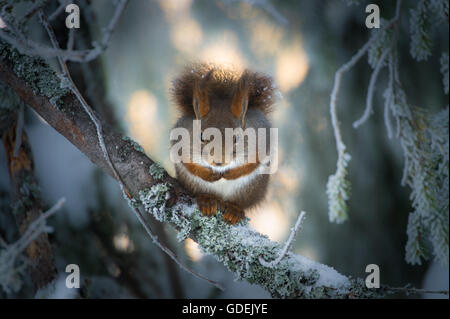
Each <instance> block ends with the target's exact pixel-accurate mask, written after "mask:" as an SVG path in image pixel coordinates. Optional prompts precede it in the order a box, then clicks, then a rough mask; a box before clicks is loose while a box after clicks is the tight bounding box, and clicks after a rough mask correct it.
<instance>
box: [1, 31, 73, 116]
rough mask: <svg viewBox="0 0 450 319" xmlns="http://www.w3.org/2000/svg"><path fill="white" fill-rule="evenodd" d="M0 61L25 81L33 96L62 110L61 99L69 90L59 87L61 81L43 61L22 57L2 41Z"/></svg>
mask: <svg viewBox="0 0 450 319" xmlns="http://www.w3.org/2000/svg"><path fill="white" fill-rule="evenodd" d="M0 59H2V60H4V61H8V63H9V64H10V65H11V68H12V70H13V72H14V73H15V74H16V75H17V76H18V77H19V78H21V79H22V80H24V81H25V83H26V84H27V85H28V86H29V87H30V88H31V89H32V91H33V93H34V94H36V95H41V96H45V97H47V98H48V99H49V101H50V103H52V105H54V106H56V107H58V108H59V109H61V110H63V106H64V105H63V102H62V97H63V96H65V95H66V94H67V93H68V92H69V90H68V89H67V87H63V86H62V85H61V79H60V78H59V77H58V76H57V75H56V73H55V72H54V71H53V70H52V69H51V67H50V66H49V65H48V64H47V63H46V62H45V61H44V60H43V59H41V58H37V57H30V56H27V55H23V54H21V53H19V51H17V50H16V49H13V48H12V47H11V46H10V45H9V44H7V43H5V42H4V41H2V40H0Z"/></svg>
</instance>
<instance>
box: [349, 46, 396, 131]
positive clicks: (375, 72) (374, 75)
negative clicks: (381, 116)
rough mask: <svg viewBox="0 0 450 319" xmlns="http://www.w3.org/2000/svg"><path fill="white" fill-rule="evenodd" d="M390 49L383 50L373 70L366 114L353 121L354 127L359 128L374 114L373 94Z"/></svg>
mask: <svg viewBox="0 0 450 319" xmlns="http://www.w3.org/2000/svg"><path fill="white" fill-rule="evenodd" d="M390 50H391V49H390V48H387V49H385V50H384V51H383V53H382V54H381V56H380V59H379V60H378V62H377V65H376V66H375V69H374V70H373V72H372V75H371V76H370V81H369V89H368V92H367V100H366V109H365V110H364V114H363V115H362V117H361V118H360V119H359V120H357V121H355V122H354V123H353V127H354V128H358V127H359V126H360V125H362V124H363V123H364V122H366V121H367V119H368V118H369V117H370V115H371V114H372V110H373V107H372V105H373V94H374V91H375V84H376V83H377V79H378V74H379V73H380V70H381V68H382V67H383V66H384V60H386V57H387V55H388V54H389V52H390Z"/></svg>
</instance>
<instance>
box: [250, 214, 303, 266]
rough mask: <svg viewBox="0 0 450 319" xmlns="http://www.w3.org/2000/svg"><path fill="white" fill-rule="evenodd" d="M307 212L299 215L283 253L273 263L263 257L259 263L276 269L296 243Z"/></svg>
mask: <svg viewBox="0 0 450 319" xmlns="http://www.w3.org/2000/svg"><path fill="white" fill-rule="evenodd" d="M305 214H306V213H305V212H304V211H302V212H301V213H300V215H298V218H297V221H296V222H295V225H294V227H292V228H291V233H290V234H289V238H288V240H287V241H286V243H285V244H284V247H283V250H282V251H281V253H280V255H279V256H278V257H277V258H276V259H275V260H273V261H271V262H267V261H265V260H264V259H263V258H262V256H259V262H260V263H261V265H263V266H264V267H269V268H273V267H275V266H276V265H277V264H278V263H279V262H280V261H281V260H282V259H283V258H284V256H286V254H287V252H288V251H289V249H290V248H291V245H292V242H293V241H294V238H295V236H296V235H297V232H298V231H299V229H300V226H301V225H302V222H303V219H304V217H305Z"/></svg>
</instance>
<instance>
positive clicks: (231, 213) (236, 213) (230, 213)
mask: <svg viewBox="0 0 450 319" xmlns="http://www.w3.org/2000/svg"><path fill="white" fill-rule="evenodd" d="M223 211H224V213H223V220H224V221H226V222H227V223H230V224H232V225H234V224H236V223H237V222H239V221H240V220H242V218H244V216H245V213H244V210H243V209H242V208H240V207H239V206H237V205H235V204H232V203H227V202H225V203H223Z"/></svg>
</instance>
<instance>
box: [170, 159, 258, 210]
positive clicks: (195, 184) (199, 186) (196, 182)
mask: <svg viewBox="0 0 450 319" xmlns="http://www.w3.org/2000/svg"><path fill="white" fill-rule="evenodd" d="M176 169H177V176H178V178H179V179H180V180H181V181H182V182H183V184H185V185H189V187H188V188H190V190H191V191H192V192H193V193H194V194H200V193H204V194H211V195H216V196H218V197H220V198H222V199H223V200H231V201H232V200H234V199H236V198H237V197H241V196H242V194H245V193H246V191H247V190H248V189H249V187H251V185H252V184H253V183H254V182H255V180H256V179H257V178H258V176H260V167H258V168H256V169H255V170H253V171H252V172H251V173H250V174H247V175H245V176H242V177H239V178H236V179H232V180H228V179H225V178H221V179H219V180H217V181H214V182H207V181H205V180H203V179H202V178H200V177H198V176H196V175H194V174H191V173H190V172H189V171H188V170H187V169H186V168H185V167H184V166H183V165H182V164H177V165H176Z"/></svg>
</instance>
